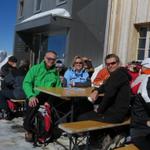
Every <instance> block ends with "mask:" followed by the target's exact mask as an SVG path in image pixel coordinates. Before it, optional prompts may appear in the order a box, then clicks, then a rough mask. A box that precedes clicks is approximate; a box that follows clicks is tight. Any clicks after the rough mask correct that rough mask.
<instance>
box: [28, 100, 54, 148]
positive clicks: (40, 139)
mask: <svg viewBox="0 0 150 150" xmlns="http://www.w3.org/2000/svg"><path fill="white" fill-rule="evenodd" d="M31 122H32V124H33V129H32V132H33V139H34V146H38V144H44V145H47V144H48V143H50V142H51V141H52V119H51V107H50V105H49V104H48V103H45V104H44V105H41V106H40V107H39V109H38V111H37V113H36V114H35V115H34V117H33V118H32V120H31Z"/></svg>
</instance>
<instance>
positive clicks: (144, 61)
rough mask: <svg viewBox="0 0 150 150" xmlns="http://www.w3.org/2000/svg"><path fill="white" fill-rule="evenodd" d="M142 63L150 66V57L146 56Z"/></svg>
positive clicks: (144, 65)
mask: <svg viewBox="0 0 150 150" xmlns="http://www.w3.org/2000/svg"><path fill="white" fill-rule="evenodd" d="M141 65H142V66H143V67H146V68H150V58H145V59H144V60H143V61H142V63H141Z"/></svg>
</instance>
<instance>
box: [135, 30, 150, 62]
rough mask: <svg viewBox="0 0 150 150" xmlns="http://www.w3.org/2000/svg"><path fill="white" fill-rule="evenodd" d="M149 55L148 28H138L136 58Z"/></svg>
mask: <svg viewBox="0 0 150 150" xmlns="http://www.w3.org/2000/svg"><path fill="white" fill-rule="evenodd" d="M146 57H150V28H149V27H141V28H140V29H139V44H138V60H143V59H144V58H146Z"/></svg>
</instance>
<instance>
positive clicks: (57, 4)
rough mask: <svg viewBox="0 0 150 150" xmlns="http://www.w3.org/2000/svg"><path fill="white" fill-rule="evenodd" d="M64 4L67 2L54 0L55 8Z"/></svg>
mask: <svg viewBox="0 0 150 150" xmlns="http://www.w3.org/2000/svg"><path fill="white" fill-rule="evenodd" d="M66 2H67V0H63V1H60V0H56V6H59V5H62V4H65V3H66Z"/></svg>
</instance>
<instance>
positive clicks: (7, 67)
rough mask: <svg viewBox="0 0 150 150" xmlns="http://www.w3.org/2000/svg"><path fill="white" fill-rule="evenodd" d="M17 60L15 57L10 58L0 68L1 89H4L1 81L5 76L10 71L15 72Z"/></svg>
mask: <svg viewBox="0 0 150 150" xmlns="http://www.w3.org/2000/svg"><path fill="white" fill-rule="evenodd" d="M16 65H17V58H16V57H15V56H10V57H9V58H8V61H7V63H6V64H4V65H3V66H2V67H1V71H0V76H1V78H2V81H1V89H4V88H6V87H5V83H4V82H3V79H4V77H5V76H7V75H8V74H9V73H10V72H11V71H12V70H16V69H17V67H16Z"/></svg>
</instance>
